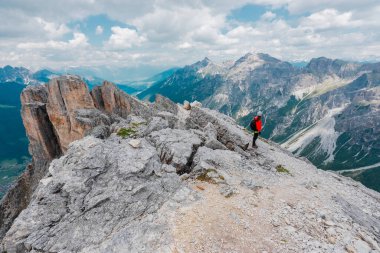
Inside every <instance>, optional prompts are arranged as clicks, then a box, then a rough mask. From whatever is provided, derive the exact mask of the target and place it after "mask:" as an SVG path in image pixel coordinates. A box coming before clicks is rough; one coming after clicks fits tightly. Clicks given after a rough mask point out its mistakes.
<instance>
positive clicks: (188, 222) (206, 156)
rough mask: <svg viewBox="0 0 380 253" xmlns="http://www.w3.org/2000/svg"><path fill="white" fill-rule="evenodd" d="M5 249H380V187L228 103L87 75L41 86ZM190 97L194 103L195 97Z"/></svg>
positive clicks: (28, 111)
mask: <svg viewBox="0 0 380 253" xmlns="http://www.w3.org/2000/svg"><path fill="white" fill-rule="evenodd" d="M21 97H22V117H23V122H24V125H25V128H26V131H27V135H28V137H29V140H30V146H29V150H30V153H31V155H32V156H33V161H32V163H31V164H30V165H29V166H28V168H27V170H26V171H25V172H24V174H23V175H22V176H21V177H20V178H19V180H18V181H17V182H16V184H15V185H14V186H13V188H11V189H10V190H9V192H8V193H7V195H6V196H5V197H4V198H3V200H2V201H1V209H0V238H1V240H2V243H1V248H0V249H1V250H2V251H3V252H8V253H11V252H12V253H13V252H35V253H36V252H104V253H105V252H107V253H108V252H171V253H180V252H350V253H352V252H368V253H369V252H371V253H374V252H380V246H379V244H380V193H377V192H375V191H372V190H370V189H368V188H366V187H364V186H363V185H362V184H360V183H358V182H355V181H353V180H352V179H350V178H346V177H344V176H342V175H339V174H335V173H332V172H326V171H322V170H318V169H316V167H315V166H314V165H312V164H311V163H310V162H308V160H306V159H300V158H297V157H295V156H294V155H293V154H291V153H290V152H288V151H286V150H284V149H283V148H282V147H280V146H279V145H277V144H274V143H272V142H270V141H266V140H264V139H261V140H259V141H258V146H259V147H258V149H252V148H250V147H249V145H248V144H249V142H250V140H251V138H252V137H251V136H250V134H249V133H248V132H246V131H245V130H244V129H243V128H242V127H240V126H239V125H237V124H236V122H235V121H234V120H233V119H232V118H230V117H228V116H226V115H223V114H221V113H219V112H216V111H213V110H210V109H205V108H201V105H200V103H192V104H191V106H187V107H186V109H184V108H183V106H182V105H179V104H175V103H174V102H172V101H171V100H169V99H167V98H165V97H163V96H160V95H157V96H156V101H155V103H148V102H142V101H139V100H137V99H136V98H134V97H132V96H129V95H127V94H125V93H124V92H122V91H120V90H119V89H118V88H116V86H115V85H113V84H112V83H109V82H104V83H103V85H102V86H99V87H95V88H94V89H93V90H92V91H89V89H88V88H87V86H86V84H85V83H84V82H83V81H82V80H81V79H80V78H78V77H75V76H62V77H59V78H55V79H52V80H51V81H50V82H49V84H46V85H40V86H30V87H27V88H26V89H25V90H24V91H23V93H22V96H21ZM187 105H188V104H187Z"/></svg>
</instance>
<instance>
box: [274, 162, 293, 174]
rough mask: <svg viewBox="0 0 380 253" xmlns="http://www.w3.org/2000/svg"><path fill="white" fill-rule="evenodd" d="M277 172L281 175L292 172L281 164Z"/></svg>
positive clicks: (277, 167)
mask: <svg viewBox="0 0 380 253" xmlns="http://www.w3.org/2000/svg"><path fill="white" fill-rule="evenodd" d="M276 171H277V172H280V173H287V174H290V171H289V170H288V169H286V168H285V167H284V166H282V165H281V164H279V165H277V166H276Z"/></svg>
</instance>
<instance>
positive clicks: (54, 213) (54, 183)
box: [3, 137, 180, 252]
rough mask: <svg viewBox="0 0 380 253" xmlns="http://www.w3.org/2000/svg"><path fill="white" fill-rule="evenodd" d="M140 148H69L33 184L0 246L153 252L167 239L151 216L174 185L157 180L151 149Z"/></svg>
mask: <svg viewBox="0 0 380 253" xmlns="http://www.w3.org/2000/svg"><path fill="white" fill-rule="evenodd" d="M141 144H142V147H143V148H142V149H134V148H132V147H131V146H129V145H125V144H123V143H121V144H118V143H117V142H116V143H115V142H114V141H112V140H106V141H101V140H99V139H95V138H93V137H86V138H84V139H83V140H81V141H77V142H74V143H73V144H72V145H71V148H70V149H69V150H68V152H67V154H66V155H65V156H63V157H61V158H60V159H58V160H55V161H54V162H53V163H52V164H51V166H50V169H49V171H50V173H51V177H50V178H51V179H50V180H49V182H48V183H46V184H45V185H44V184H40V185H39V187H38V188H37V190H36V192H35V194H36V197H35V198H34V200H33V201H32V202H31V203H30V205H29V208H28V209H26V210H25V211H24V212H22V213H21V214H20V216H19V218H18V219H17V220H16V222H15V224H14V226H13V227H12V229H11V230H9V232H8V234H7V237H6V238H5V239H4V240H3V243H4V245H5V248H6V249H7V251H8V252H14V251H15V250H16V249H18V251H20V249H24V250H23V251H27V250H26V246H27V245H29V246H28V247H30V248H33V249H34V250H35V251H44V252H63V251H65V252H79V251H80V252H120V251H129V252H140V251H141V250H142V248H141V247H142V245H145V250H143V251H148V252H156V251H160V250H159V249H160V247H161V246H162V245H164V242H165V240H168V238H169V237H170V234H168V230H167V224H166V223H167V222H166V221H165V219H162V220H161V221H160V222H158V220H157V218H158V216H157V215H158V214H157V210H158V209H159V208H160V207H161V206H162V204H163V203H165V202H166V201H167V200H168V199H170V198H171V196H173V195H174V194H175V193H176V191H177V189H178V188H179V184H180V181H179V178H178V176H176V175H175V174H174V175H173V174H170V173H167V174H163V175H162V176H161V177H159V178H157V177H156V176H155V175H154V173H153V172H154V171H155V170H158V169H159V168H160V161H159V158H158V156H157V154H156V150H155V148H154V147H152V146H151V145H150V144H149V143H148V142H146V141H144V140H142V143H141ZM130 186H131V187H132V190H131V191H128V190H127V189H128V188H129V187H130ZM151 219H155V220H157V223H155V224H154V223H152V222H151ZM156 233H160V234H161V236H159V237H157V236H153V235H154V234H156ZM110 235H112V236H110ZM131 235H133V238H131V237H130V236H131ZM149 235H150V236H149ZM148 237H150V239H148ZM111 249H112V250H111Z"/></svg>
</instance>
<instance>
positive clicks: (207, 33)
mask: <svg viewBox="0 0 380 253" xmlns="http://www.w3.org/2000/svg"><path fill="white" fill-rule="evenodd" d="M379 13H380V1H379V0H361V1H358V0H334V1H332V0H318V1H316V0H309V1H305V0H252V1H249V0H234V1H231V0H144V1H136V0H132V1H130V0H55V1H50V0H0V66H3V65H7V64H10V65H14V66H26V67H29V68H32V69H39V68H43V67H48V68H53V69H63V68H67V67H72V66H81V67H91V68H120V67H126V68H134V69H139V70H141V69H144V68H145V69H149V71H157V70H161V69H166V68H169V67H172V66H183V65H186V64H191V63H193V62H195V61H197V60H200V59H202V58H204V57H205V56H207V57H209V58H210V59H212V60H214V61H223V60H226V59H236V58H238V57H239V56H242V55H244V54H245V53H247V52H264V53H269V54H271V55H272V56H275V57H278V58H280V59H283V60H288V61H305V60H310V59H311V58H312V57H318V56H327V57H330V58H341V59H349V60H358V61H379V60H380V15H379ZM149 71H147V73H148V72H149Z"/></svg>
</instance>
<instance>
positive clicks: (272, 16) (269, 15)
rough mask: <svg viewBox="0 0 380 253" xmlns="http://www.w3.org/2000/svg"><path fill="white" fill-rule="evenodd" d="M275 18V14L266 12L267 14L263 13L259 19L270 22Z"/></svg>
mask: <svg viewBox="0 0 380 253" xmlns="http://www.w3.org/2000/svg"><path fill="white" fill-rule="evenodd" d="M275 17H276V14H275V13H273V12H271V11H267V12H265V13H264V14H263V15H262V16H261V19H263V20H268V21H271V20H273V19H274V18H275Z"/></svg>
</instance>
